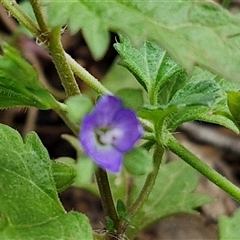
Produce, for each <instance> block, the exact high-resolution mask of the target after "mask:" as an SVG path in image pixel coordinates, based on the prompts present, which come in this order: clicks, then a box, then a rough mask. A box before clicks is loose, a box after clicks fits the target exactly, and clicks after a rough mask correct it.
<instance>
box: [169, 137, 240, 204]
mask: <svg viewBox="0 0 240 240" xmlns="http://www.w3.org/2000/svg"><path fill="white" fill-rule="evenodd" d="M166 146H167V147H168V148H169V149H170V150H171V151H172V152H173V153H175V154H176V155H178V156H179V157H180V158H182V159H183V160H184V161H185V162H186V163H188V164H189V165H191V166H192V167H193V168H195V169H196V170H197V171H198V172H200V173H201V174H203V175H204V176H205V177H206V178H208V179H209V180H210V181H211V182H213V183H214V184H216V185H217V186H218V187H220V188H221V189H223V190H224V191H225V192H227V193H228V194H229V195H230V196H232V197H233V198H235V199H236V200H237V201H239V202H240V189H239V188H238V187H237V186H235V185H234V184H233V183H232V182H230V181H229V180H227V179H226V178H225V177H223V176H222V175H221V174H219V173H218V172H216V171H215V170H214V169H212V168H211V167H209V166H208V165H207V164H205V163H204V162H202V161H201V160H200V159H199V158H198V157H196V156H195V155H194V154H193V153H191V152H190V151H188V150H187V149H186V148H185V147H184V146H183V145H181V144H180V143H179V142H178V141H177V140H176V139H175V138H174V137H173V136H172V135H171V134H169V136H168V138H167V140H166Z"/></svg>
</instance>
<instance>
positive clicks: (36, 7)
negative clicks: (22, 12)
mask: <svg viewBox="0 0 240 240" xmlns="http://www.w3.org/2000/svg"><path fill="white" fill-rule="evenodd" d="M30 2H31V5H32V9H33V12H34V14H35V17H36V19H37V22H38V25H39V27H40V29H41V31H42V32H43V33H48V32H49V29H48V26H47V23H46V21H45V18H44V15H43V12H42V8H41V6H40V4H39V1H38V0H30Z"/></svg>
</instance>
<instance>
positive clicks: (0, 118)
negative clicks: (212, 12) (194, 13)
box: [0, 1, 240, 240]
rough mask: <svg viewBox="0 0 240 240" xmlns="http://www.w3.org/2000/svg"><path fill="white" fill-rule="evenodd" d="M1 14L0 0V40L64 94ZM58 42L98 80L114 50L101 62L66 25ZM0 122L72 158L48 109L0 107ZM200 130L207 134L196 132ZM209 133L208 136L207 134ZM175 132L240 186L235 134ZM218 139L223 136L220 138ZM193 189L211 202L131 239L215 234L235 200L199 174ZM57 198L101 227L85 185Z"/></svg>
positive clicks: (47, 62)
mask: <svg viewBox="0 0 240 240" xmlns="http://www.w3.org/2000/svg"><path fill="white" fill-rule="evenodd" d="M238 4H239V3H238V1H234V5H233V6H234V8H236V7H238ZM6 16H7V13H6V12H5V11H4V10H3V8H2V6H1V5H0V43H1V41H2V40H3V39H4V40H5V41H9V42H14V44H15V46H16V47H17V48H19V49H20V50H21V51H22V52H23V54H25V57H26V58H27V59H28V61H29V62H31V63H32V64H33V65H34V66H35V67H36V68H37V69H38V71H40V73H41V76H43V79H47V81H48V85H50V86H51V87H52V88H54V89H55V90H56V91H57V93H58V96H59V98H62V97H64V93H63V89H62V86H61V85H60V81H59V78H58V76H57V73H56V70H55V68H54V65H53V64H52V61H51V58H50V57H49V55H48V53H47V52H46V50H45V49H44V48H43V47H42V46H39V45H37V44H36V41H35V40H32V39H30V38H28V37H27V36H24V35H19V36H14V37H13V33H14V32H15V31H16V27H17V26H16V22H15V21H13V20H11V19H10V18H8V16H7V17H6ZM114 41H115V35H114V34H112V43H113V42H114ZM62 42H63V45H64V48H65V49H66V51H67V52H68V53H69V54H70V55H71V56H73V58H74V59H76V60H77V61H78V62H79V63H80V64H81V65H82V66H84V67H85V68H86V69H87V70H88V71H89V72H90V73H91V74H93V75H94V76H95V77H96V78H98V79H99V80H101V79H102V78H103V77H104V75H105V74H106V72H107V70H108V69H109V67H110V66H111V64H112V63H113V61H114V59H115V57H116V55H117V54H116V52H115V50H114V49H113V47H112V44H111V46H110V48H109V50H108V52H107V54H106V56H105V57H104V58H103V59H102V60H101V61H98V62H97V61H95V60H94V59H93V58H92V56H91V54H90V52H89V50H88V47H87V45H86V43H85V41H84V39H83V37H82V36H81V34H80V33H77V34H75V35H74V36H70V34H69V33H68V31H67V30H66V31H65V33H64V34H63V39H62ZM29 49H31V51H30V50H29ZM78 83H79V86H80V88H81V90H82V91H85V90H86V89H87V86H86V85H84V84H83V83H82V82H81V80H80V79H78ZM0 122H1V123H4V124H7V125H9V126H11V127H13V128H15V129H17V130H18V131H19V132H20V133H21V134H22V135H23V136H24V135H25V134H26V133H27V132H29V131H31V130H34V131H36V132H37V133H38V135H39V137H40V138H41V140H42V142H43V144H44V145H45V146H46V148H47V149H48V151H49V154H50V157H51V158H52V159H56V158H58V157H62V156H70V157H73V158H74V157H75V151H74V149H73V148H72V147H71V146H70V145H69V144H68V143H67V142H66V141H65V140H63V139H62V138H61V134H64V133H71V132H70V131H69V129H68V128H67V127H66V126H65V124H64V123H63V121H62V120H61V119H60V118H59V117H58V116H57V115H56V114H55V113H54V112H52V111H39V110H36V109H34V108H29V109H25V108H24V109H23V108H11V109H8V110H4V111H1V112H0ZM205 130H206V131H207V134H202V135H201V134H199V133H201V132H204V131H205ZM211 134H212V138H209V136H210V135H211ZM176 137H177V138H178V139H179V140H181V142H182V143H183V144H184V145H185V146H186V147H187V148H188V149H190V150H191V151H192V152H194V153H196V154H197V156H198V157H200V158H201V159H203V161H205V162H206V163H207V164H209V165H211V166H212V167H214V168H215V169H216V170H217V171H219V172H221V173H222V174H223V175H225V176H227V178H229V179H230V180H232V181H233V182H234V183H236V184H237V185H238V186H240V164H239V157H240V150H239V149H240V148H238V146H239V144H240V138H239V137H238V136H236V135H235V134H233V133H232V132H230V131H228V130H226V129H224V128H222V127H218V126H215V125H209V124H203V123H190V124H186V125H183V126H182V127H180V128H179V129H178V134H176ZM219 139H223V141H222V142H221V143H219ZM234 146H235V147H234ZM168 158H169V161H171V160H172V159H175V156H174V155H172V154H171V153H169V154H168ZM197 192H199V193H204V194H209V195H211V196H213V197H214V198H215V199H216V201H215V202H214V203H211V204H207V205H206V206H204V207H202V208H200V209H198V211H199V214H198V215H188V214H178V215H176V216H171V217H169V218H167V219H165V220H162V221H160V222H157V223H155V224H154V225H153V226H151V227H149V228H148V229H146V230H145V231H144V232H143V233H141V234H140V235H139V236H138V237H137V238H136V239H137V240H148V239H149V240H150V239H151V240H174V239H178V240H181V239H182V240H194V239H198V240H200V239H203V240H206V239H209V240H210V239H211V240H215V239H217V238H218V236H217V219H218V216H219V215H221V214H226V215H231V214H232V213H233V212H234V210H235V209H236V208H237V207H239V204H238V203H237V202H235V201H234V200H233V199H231V198H230V197H229V196H228V195H227V194H226V193H224V192H223V191H221V190H220V189H218V188H217V187H216V186H214V185H213V184H211V183H210V182H209V181H208V180H206V179H205V178H204V177H202V176H200V184H199V187H198V189H197ZM60 199H61V201H62V203H63V205H64V207H65V209H66V210H67V211H71V210H75V211H79V212H82V213H85V214H86V215H87V216H88V217H89V218H90V221H91V224H92V226H93V228H94V229H96V230H99V229H102V228H103V223H104V215H103V210H102V206H101V202H100V200H99V199H98V198H97V197H96V196H94V195H93V194H91V193H89V192H87V191H85V190H82V189H77V188H72V187H71V188H69V189H67V190H65V191H64V192H63V193H61V194H60Z"/></svg>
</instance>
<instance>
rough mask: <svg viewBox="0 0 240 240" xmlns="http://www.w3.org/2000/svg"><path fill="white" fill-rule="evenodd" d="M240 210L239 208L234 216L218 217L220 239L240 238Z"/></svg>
mask: <svg viewBox="0 0 240 240" xmlns="http://www.w3.org/2000/svg"><path fill="white" fill-rule="evenodd" d="M239 221H240V210H239V209H238V210H237V211H236V212H235V213H234V215H233V216H232V217H227V216H220V217H219V219H218V226H219V229H218V232H219V239H220V240H230V239H231V240H234V239H236V240H237V239H239V236H240V228H239Z"/></svg>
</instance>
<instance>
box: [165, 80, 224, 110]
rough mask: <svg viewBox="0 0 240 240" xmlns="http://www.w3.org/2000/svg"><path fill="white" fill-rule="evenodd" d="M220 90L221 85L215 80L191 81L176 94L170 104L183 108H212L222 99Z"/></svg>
mask: <svg viewBox="0 0 240 240" xmlns="http://www.w3.org/2000/svg"><path fill="white" fill-rule="evenodd" d="M219 90H220V86H219V84H217V83H216V82H215V81H213V80H203V81H190V82H188V83H187V84H186V85H185V86H184V87H183V88H181V89H179V90H178V91H177V92H176V93H175V95H174V96H173V98H172V99H171V101H170V103H169V104H170V105H176V106H181V107H184V106H191V105H206V106H211V105H213V103H214V102H215V100H216V99H217V98H219V97H220V94H219V92H218V91H219Z"/></svg>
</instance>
